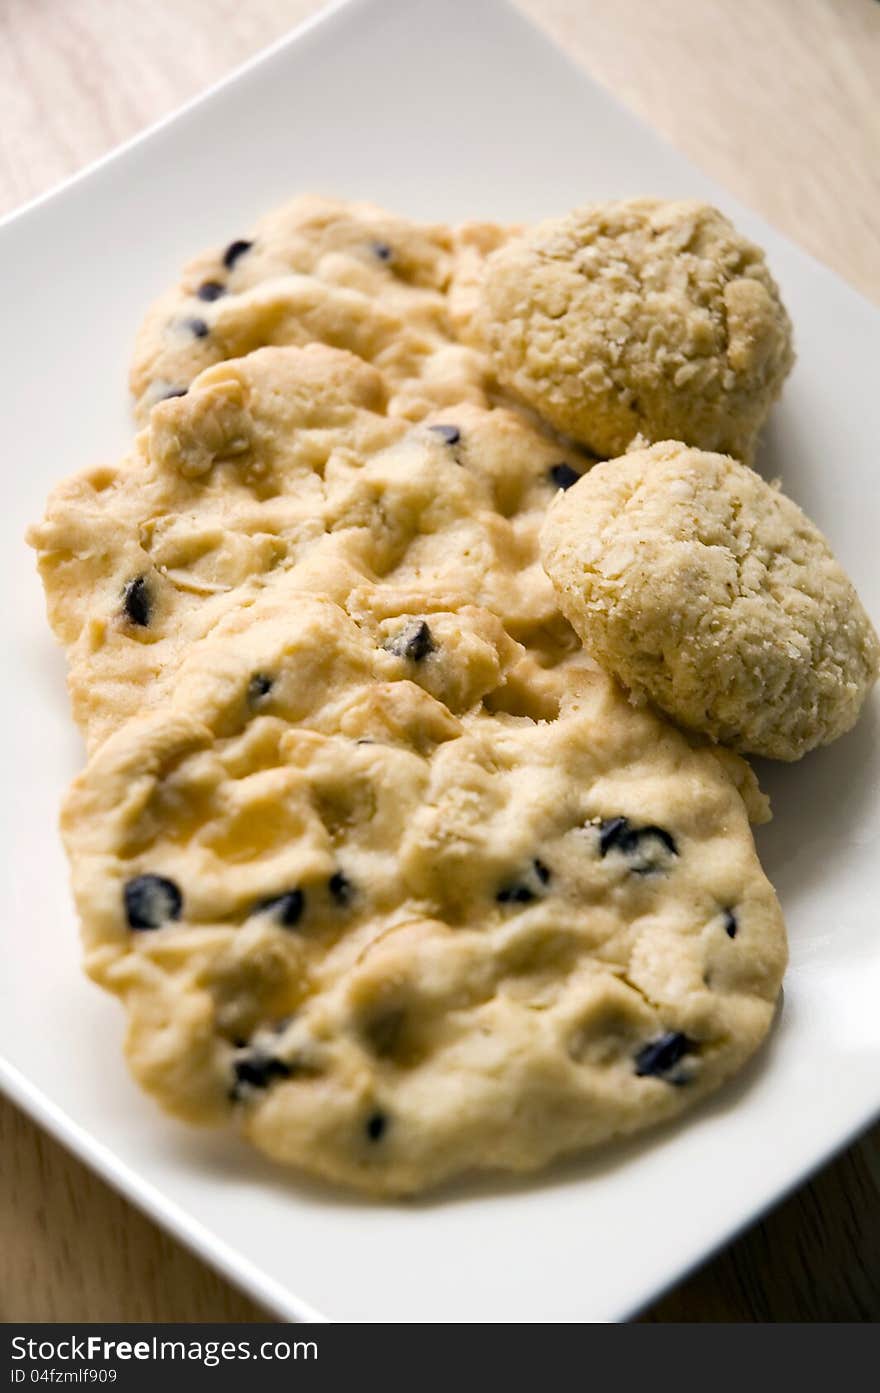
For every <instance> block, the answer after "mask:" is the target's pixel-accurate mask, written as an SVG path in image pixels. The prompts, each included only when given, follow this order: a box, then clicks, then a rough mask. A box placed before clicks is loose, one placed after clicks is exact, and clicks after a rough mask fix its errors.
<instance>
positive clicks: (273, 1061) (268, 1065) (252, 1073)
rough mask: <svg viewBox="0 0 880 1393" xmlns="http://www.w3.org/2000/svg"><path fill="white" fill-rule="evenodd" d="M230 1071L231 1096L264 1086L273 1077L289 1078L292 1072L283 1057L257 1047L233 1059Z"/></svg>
mask: <svg viewBox="0 0 880 1393" xmlns="http://www.w3.org/2000/svg"><path fill="white" fill-rule="evenodd" d="M232 1071H233V1074H234V1075H235V1083H234V1085H233V1088H232V1096H233V1098H240V1097H241V1096H242V1093H243V1092H244V1091H245V1090H247V1089H249V1088H266V1087H268V1085H269V1084H270V1083H271V1082H272V1081H273V1079H289V1078H290V1076H291V1074H292V1073H293V1070H292V1069H291V1067H290V1065H289V1064H286V1063H285V1062H284V1060H283V1059H278V1058H277V1056H276V1055H272V1054H266V1053H265V1052H264V1051H263V1050H258V1049H254V1050H251V1051H250V1053H249V1054H246V1055H243V1056H242V1057H241V1058H239V1059H236V1060H234V1061H233V1064H232Z"/></svg>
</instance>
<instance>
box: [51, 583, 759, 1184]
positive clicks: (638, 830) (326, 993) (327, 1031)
mask: <svg viewBox="0 0 880 1393" xmlns="http://www.w3.org/2000/svg"><path fill="white" fill-rule="evenodd" d="M292 583H293V582H292V576H290V575H288V576H287V577H285V578H284V579H283V582H282V584H281V586H280V587H279V589H278V590H277V591H272V592H269V591H267V592H265V593H264V594H263V595H262V596H261V597H259V599H258V600H257V601H256V602H255V603H254V604H253V605H252V606H251V607H249V608H240V609H239V610H238V611H236V612H235V613H234V614H231V615H229V616H228V617H227V618H225V619H224V620H223V621H221V623H220V624H219V625H218V627H217V629H216V630H215V632H214V634H213V635H212V636H210V637H209V638H206V639H205V640H204V641H203V642H202V643H200V644H199V645H197V646H196V648H195V649H194V650H193V652H192V653H191V654H190V656H189V658H188V659H187V661H186V662H185V663H184V664H183V665H182V667H181V669H180V671H179V675H178V680H177V682H176V683H175V686H174V691H173V694H172V695H171V696H170V697H169V698H168V699H167V700H166V701H164V702H163V703H161V705H159V706H157V707H156V709H155V710H154V711H152V712H151V713H150V714H149V715H145V716H142V717H136V718H134V719H132V720H130V721H128V722H127V723H126V724H125V725H124V726H122V727H121V728H120V729H119V730H117V731H116V732H115V733H114V734H112V735H111V736H110V737H109V738H108V739H107V740H106V741H105V742H104V743H103V744H102V745H101V746H100V748H99V749H98V750H97V751H96V753H95V754H94V755H93V757H92V759H91V761H90V763H89V765H88V766H87V768H86V770H85V771H84V772H83V773H82V774H81V775H80V777H79V778H78V779H77V780H76V782H75V783H74V785H73V788H72V790H71V792H70V795H69V797H68V799H67V801H66V805H65V809H64V814H63V831H64V836H65V841H66V844H67V848H68V851H69V853H70V857H71V862H72V867H73V883H74V890H75V895H76V900H77V905H78V907H79V911H80V914H81V917H82V921H83V932H84V939H85V948H86V963H87V967H88V970H89V972H90V973H91V975H92V976H93V977H94V978H95V979H96V980H97V981H99V982H100V983H101V984H102V985H103V986H105V987H106V988H108V989H109V990H111V991H113V992H115V993H116V994H117V995H119V996H120V997H121V998H122V999H123V1000H124V1002H125V1005H126V1008H127V1011H128V1014H129V1032H128V1044H127V1050H128V1056H129V1061H130V1064H131V1067H132V1069H133V1071H134V1073H135V1075H136V1076H137V1078H138V1080H139V1081H140V1082H141V1084H142V1085H143V1086H144V1087H145V1088H147V1089H148V1090H149V1091H150V1092H151V1093H152V1094H153V1095H154V1096H155V1097H156V1098H157V1099H158V1100H159V1101H160V1102H161V1103H162V1104H163V1106H165V1107H166V1108H168V1109H170V1110H171V1111H173V1112H175V1113H177V1114H179V1115H181V1116H183V1117H185V1118H188V1119H190V1120H195V1121H201V1122H214V1123H216V1122H222V1121H223V1120H224V1119H227V1118H235V1119H237V1121H238V1123H239V1125H240V1126H241V1128H242V1129H243V1131H244V1132H245V1134H246V1135H247V1136H248V1138H249V1139H250V1140H251V1141H252V1142H253V1143H254V1144H255V1145H256V1146H257V1147H259V1148H260V1149H261V1150H263V1151H265V1152H267V1153H268V1154H269V1155H270V1156H272V1157H274V1158H276V1159H277V1160H279V1161H282V1162H285V1163H289V1164H293V1165H296V1166H299V1167H302V1168H304V1169H306V1170H308V1171H310V1172H312V1173H314V1174H317V1175H320V1176H324V1177H327V1178H330V1179H332V1180H336V1181H342V1182H344V1183H346V1184H350V1185H353V1186H356V1187H358V1188H360V1189H363V1190H368V1191H373V1192H377V1193H390V1194H399V1193H405V1192H410V1191H417V1190H420V1189H422V1188H425V1187H427V1186H429V1185H433V1184H436V1183H438V1182H440V1181H442V1180H445V1179H447V1178H449V1177H452V1176H454V1175H456V1174H457V1173H459V1172H463V1171H469V1170H473V1169H477V1168H488V1169H497V1168H501V1169H508V1170H514V1171H520V1170H528V1169H531V1168H533V1167H536V1166H539V1165H542V1164H544V1163H546V1162H548V1161H549V1160H551V1159H552V1158H553V1157H554V1156H556V1155H559V1154H562V1153H566V1152H570V1151H573V1150H576V1149H581V1148H583V1147H586V1146H590V1145H595V1144H597V1143H600V1142H602V1141H605V1140H607V1139H609V1138H611V1137H614V1136H617V1135H620V1134H624V1133H629V1132H632V1131H634V1130H636V1129H638V1128H641V1127H645V1126H648V1125H652V1124H655V1123H657V1122H660V1121H662V1120H664V1119H667V1118H669V1117H672V1116H674V1115H675V1114H677V1113H679V1112H681V1111H682V1110H683V1109H685V1108H686V1107H688V1106H689V1105H690V1104H692V1103H694V1102H696V1101H697V1100H698V1099H700V1098H701V1097H703V1096H704V1095H705V1094H706V1093H707V1092H708V1091H709V1090H711V1089H712V1088H714V1087H715V1086H717V1085H718V1084H719V1083H720V1082H721V1081H722V1080H723V1079H724V1078H725V1077H727V1076H728V1075H729V1074H731V1073H732V1072H733V1071H734V1070H735V1069H737V1068H738V1067H739V1066H740V1065H741V1064H742V1063H743V1062H744V1061H745V1060H746V1059H747V1058H748V1057H749V1055H750V1054H751V1053H752V1052H753V1051H754V1049H755V1048H756V1047H757V1045H758V1044H759V1043H760V1041H761V1039H762V1038H763V1036H764V1034H765V1032H766V1031H767V1029H768V1027H769V1025H770V1023H771V1020H772V1016H773V1011H774V1003H775V1000H776V997H777V993H778V990H779V984H780V978H781V974H782V971H783V967H784V963H785V955H786V950H785V939H784V930H783V926H782V920H781V915H780V911H779V906H778V904H777V901H776V898H775V896H774V894H773V891H772V888H771V887H770V885H769V883H768V882H767V880H766V879H765V877H764V875H763V873H762V872H761V869H760V866H759V864H758V861H757V858H756V855H755V851H754V846H753V844H752V839H751V835H750V832H749V828H748V822H747V818H746V813H745V808H744V805H743V803H742V800H741V799H740V797H739V794H738V793H737V791H736V789H735V787H734V785H733V783H732V782H731V780H730V779H729V778H728V776H727V774H726V773H725V771H724V768H723V766H722V764H721V763H720V762H719V761H718V760H716V759H715V758H713V756H712V754H711V752H710V751H709V750H706V749H703V750H696V749H693V748H691V746H690V745H689V744H688V742H687V741H686V740H685V738H684V737H683V736H681V735H679V734H678V733H677V732H676V731H675V730H674V729H672V728H671V727H669V726H667V725H666V724H665V723H663V722H661V721H660V720H659V719H658V718H656V717H655V716H653V715H652V714H651V713H650V712H649V711H648V710H646V709H643V710H640V711H636V710H634V709H633V708H632V707H630V706H629V704H628V703H627V702H626V700H625V699H624V698H623V696H622V695H621V694H620V693H619V691H618V690H617V688H616V687H615V686H614V684H613V683H612V682H611V681H610V680H609V679H608V678H606V677H605V676H604V675H603V674H601V673H599V672H597V671H595V670H594V669H593V668H592V666H591V665H590V664H589V663H588V662H586V661H585V660H584V658H583V656H582V655H579V654H577V655H573V656H572V657H570V658H569V659H567V660H565V661H564V662H563V663H561V664H559V665H557V667H556V669H554V670H553V671H552V672H547V671H542V670H541V669H539V668H538V667H537V666H536V665H534V664H532V665H531V667H530V666H529V660H528V655H526V654H524V653H523V652H522V650H521V649H519V646H518V645H516V644H515V643H514V642H513V641H512V640H511V639H510V638H509V637H508V636H507V635H505V634H504V632H503V630H502V628H501V626H500V625H499V624H498V621H497V619H495V618H494V616H492V615H491V614H487V613H486V612H484V611H481V610H480V609H476V608H474V607H464V608H463V609H461V610H459V611H456V612H444V611H439V610H437V611H432V612H429V613H420V612H412V611H406V609H405V608H404V607H403V606H404V605H405V599H404V597H401V596H399V597H398V613H397V614H396V615H395V616H394V617H393V618H392V617H388V616H386V617H384V618H380V619H377V618H375V616H370V617H366V618H365V617H363V616H360V617H356V618H353V617H352V616H351V615H349V614H347V613H346V612H345V611H344V610H343V609H342V608H341V607H340V606H338V605H336V604H334V603H333V602H331V601H330V600H327V599H321V598H318V597H316V596H314V595H309V594H305V593H300V594H297V593H296V592H295V590H294V589H292V588H291V587H292ZM524 663H525V665H526V666H525V669H524V667H523V664H524ZM517 672H518V673H519V687H518V690H517V692H516V696H515V701H514V702H513V705H514V706H517V707H520V708H523V706H524V705H528V704H529V702H528V701H527V700H526V698H527V697H530V704H531V711H532V714H511V712H510V711H509V710H507V709H506V707H507V706H509V705H510V704H511V703H510V702H509V701H508V700H507V695H506V689H507V688H508V687H509V686H510V684H511V679H512V676H513V674H514V673H517ZM529 673H530V674H531V676H529ZM539 709H540V712H541V713H542V714H539Z"/></svg>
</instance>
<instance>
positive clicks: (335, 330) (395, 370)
mask: <svg viewBox="0 0 880 1393" xmlns="http://www.w3.org/2000/svg"><path fill="white" fill-rule="evenodd" d="M488 235H489V234H488V232H487V233H485V234H484V236H483V237H482V238H478V237H476V236H471V235H466V236H465V238H464V241H463V243H462V255H463V263H462V271H463V281H464V283H465V284H467V283H468V282H469V281H470V279H471V278H472V276H473V265H474V258H475V256H476V255H477V250H478V246H479V245H488V243H487V242H486V238H487V237H488ZM496 240H497V239H496ZM458 258H459V252H458V248H457V246H456V244H455V242H454V239H453V236H452V234H451V232H450V231H449V230H448V229H447V228H444V227H441V226H425V225H420V224H418V223H414V222H410V221H408V220H407V219H405V218H400V217H397V216H395V215H394V214H393V213H386V212H385V211H384V210H383V209H381V208H377V207H375V206H373V205H372V204H368V203H345V202H341V201H339V200H335V199H326V198H319V197H315V196H314V195H304V196H302V197H299V198H296V199H293V200H292V201H291V202H290V203H288V204H286V205H285V206H284V207H282V208H279V209H276V210H275V211H274V212H272V213H269V214H268V215H266V216H265V217H264V218H262V219H260V221H259V222H258V223H257V224H256V225H255V226H254V227H253V228H252V229H249V230H247V231H246V233H245V234H244V235H241V236H238V237H236V238H235V239H234V240H232V241H231V242H229V243H228V244H227V245H226V246H224V247H218V248H215V249H212V250H211V251H208V252H206V253H204V254H203V255H202V256H199V257H198V258H196V260H194V261H192V262H191V263H190V264H189V265H188V266H187V267H186V269H185V271H184V273H183V276H182V278H181V281H180V283H179V285H178V286H176V287H175V288H174V289H173V290H171V291H169V292H168V293H167V294H165V295H164V296H162V298H161V299H160V300H159V301H158V302H157V303H156V304H155V305H154V306H153V308H152V309H151V310H150V311H149V313H148V315H147V317H146V319H145V321H144V323H143V325H142V327H141V329H140V332H139V334H138V337H137V343H136V345H135V353H134V360H133V364H132V370H131V389H132V392H133V394H134V398H135V411H136V414H137V416H138V419H139V420H140V421H141V422H144V421H146V420H147V418H148V416H149V412H150V409H151V407H152V406H153V405H154V404H155V403H156V402H157V401H161V400H163V399H165V398H167V397H169V396H173V395H178V394H181V393H184V392H185V391H186V390H187V388H188V387H189V386H190V384H191V383H192V381H193V380H194V378H195V377H197V376H198V374H199V373H200V372H201V371H203V370H204V369H205V368H207V367H210V366H211V365H212V364H214V363H218V362H221V361H224V360H225V359H229V358H240V357H242V356H244V355H245V354H248V353H251V352H253V351H254V350H256V349H258V348H262V347H265V346H267V345H295V346H303V345H305V344H307V343H323V344H327V345H329V346H330V347H333V348H344V349H347V350H349V351H350V352H352V353H355V354H357V355H358V356H359V357H361V358H363V359H364V360H365V361H367V362H369V363H373V364H375V365H376V366H377V367H379V368H381V369H382V371H383V372H384V374H385V376H386V378H387V380H388V382H389V385H390V388H391V393H390V407H391V410H392V412H393V413H394V414H398V415H402V416H404V417H406V418H408V419H413V420H418V419H420V418H421V417H422V416H424V415H425V414H426V412H428V411H430V410H431V409H432V408H435V407H438V406H443V405H445V404H448V403H456V402H460V401H464V400H468V399H469V400H473V401H477V402H483V403H484V402H485V386H486V378H487V367H486V364H485V360H484V359H483V357H482V356H481V355H480V354H479V353H477V352H474V351H473V350H472V349H470V348H466V347H464V346H463V345H462V344H460V343H458V342H457V341H456V337H455V334H454V332H453V328H452V320H451V318H450V312H449V307H448V304H447V290H448V289H449V287H450V284H451V280H452V276H453V271H454V268H455V267H456V265H457V262H458ZM466 299H467V296H466V294H465V297H464V298H463V299H461V300H459V299H457V301H456V311H457V315H458V317H459V319H460V317H461V314H462V312H463V310H464V308H465V302H466Z"/></svg>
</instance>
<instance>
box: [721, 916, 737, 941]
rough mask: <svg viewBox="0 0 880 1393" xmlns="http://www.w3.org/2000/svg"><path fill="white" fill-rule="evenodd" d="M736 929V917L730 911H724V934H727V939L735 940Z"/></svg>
mask: <svg viewBox="0 0 880 1393" xmlns="http://www.w3.org/2000/svg"><path fill="white" fill-rule="evenodd" d="M738 928H739V924H738V923H737V922H736V915H735V914H734V912H733V910H732V909H725V911H724V932H725V933H726V934H727V937H728V938H736V931H737V929H738Z"/></svg>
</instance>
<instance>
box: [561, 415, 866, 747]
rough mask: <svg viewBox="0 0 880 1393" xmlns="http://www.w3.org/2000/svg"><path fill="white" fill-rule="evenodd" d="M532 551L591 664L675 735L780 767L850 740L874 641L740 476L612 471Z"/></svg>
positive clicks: (787, 506)
mask: <svg viewBox="0 0 880 1393" xmlns="http://www.w3.org/2000/svg"><path fill="white" fill-rule="evenodd" d="M542 546H543V556H544V564H545V566H546V569H547V571H548V573H549V574H550V576H551V578H552V579H553V582H554V584H555V586H556V590H557V594H558V596H559V600H560V604H561V605H562V608H563V611H564V612H565V614H566V615H567V616H568V618H569V620H570V621H571V623H572V625H573V626H574V628H575V629H576V630H577V631H578V633H579V634H580V636H581V638H582V640H583V642H584V644H585V646H586V648H587V650H588V651H589V652H591V653H592V654H593V655H594V656H595V657H596V658H597V660H598V661H599V662H600V663H601V664H602V666H603V667H605V668H606V669H607V670H608V671H609V672H612V673H614V674H615V676H616V677H617V678H618V679H619V680H620V681H621V682H622V683H623V684H624V685H625V686H626V687H628V688H629V689H630V691H631V692H633V693H635V694H636V695H637V696H639V697H641V698H648V699H650V700H651V701H653V702H654V703H655V704H656V705H657V706H659V707H660V709H661V710H663V711H664V712H666V714H667V715H669V716H671V717H672V719H673V720H675V721H677V722H679V723H680V724H682V725H684V726H687V727H689V728H690V729H693V730H696V731H700V732H702V733H703V734H705V735H709V736H711V737H712V738H713V739H715V740H717V741H719V742H720V743H721V744H724V745H728V746H730V747H731V748H733V749H736V750H739V751H741V752H742V753H750V754H759V755H766V756H768V757H770V758H773V759H784V760H793V759H798V758H800V756H801V755H803V754H805V753H806V752H807V751H808V750H810V749H813V748H814V747H815V746H817V745H822V744H827V743H828V742H829V741H831V740H834V739H836V738H837V737H838V736H839V735H842V734H844V732H846V731H847V730H849V729H850V727H851V726H853V725H854V724H855V721H856V719H857V717H858V714H859V710H860V708H861V706H862V703H863V702H864V699H865V696H866V694H867V693H868V691H869V690H870V688H871V686H872V685H873V683H874V681H875V679H876V676H877V668H878V653H880V649H878V642H877V635H876V633H875V632H874V629H873V627H872V625H871V622H870V620H869V618H868V616H867V615H866V613H865V611H864V609H863V607H862V604H861V602H860V601H859V598H858V596H857V594H856V592H855V590H854V588H853V585H852V582H851V581H850V580H849V578H848V576H847V575H846V573H845V572H844V570H843V568H842V567H841V565H840V564H839V562H838V561H837V560H836V559H835V557H834V555H833V553H832V551H831V548H830V547H829V545H828V543H827V541H826V540H825V538H824V537H823V536H822V534H821V533H820V532H819V530H818V528H817V527H815V526H814V524H813V523H812V522H810V520H809V518H807V517H806V516H805V515H804V514H803V512H802V511H801V510H800V508H798V506H797V505H796V504H795V503H794V502H792V500H791V499H789V498H787V497H786V496H785V495H784V494H783V493H781V492H780V491H779V490H778V489H776V488H773V487H771V486H770V485H769V484H767V483H766V482H765V481H764V480H763V479H762V478H761V477H760V476H759V475H758V474H756V473H755V472H754V471H753V470H751V469H749V468H747V467H746V466H745V465H743V464H740V463H738V462H737V461H736V460H733V459H730V458H729V457H727V456H724V455H718V454H710V453H706V452H703V451H699V450H693V449H688V448H687V447H686V446H684V445H681V444H679V443H678V442H676V441H667V442H665V443H661V444H658V445H654V446H652V447H651V448H649V449H646V450H637V451H633V452H632V453H630V454H628V455H625V456H624V457H623V458H621V459H618V460H608V461H606V462H605V463H603V464H600V465H596V467H595V468H594V469H593V470H591V472H590V473H589V475H588V476H587V477H586V478H585V479H583V480H581V481H580V482H579V483H578V484H577V485H576V486H575V487H573V488H572V489H570V490H569V491H568V492H566V493H565V494H563V495H560V497H559V498H558V500H557V502H556V503H555V504H554V506H553V507H551V509H550V512H549V513H548V516H547V520H546V522H545V524H544V530H543V537H542Z"/></svg>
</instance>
